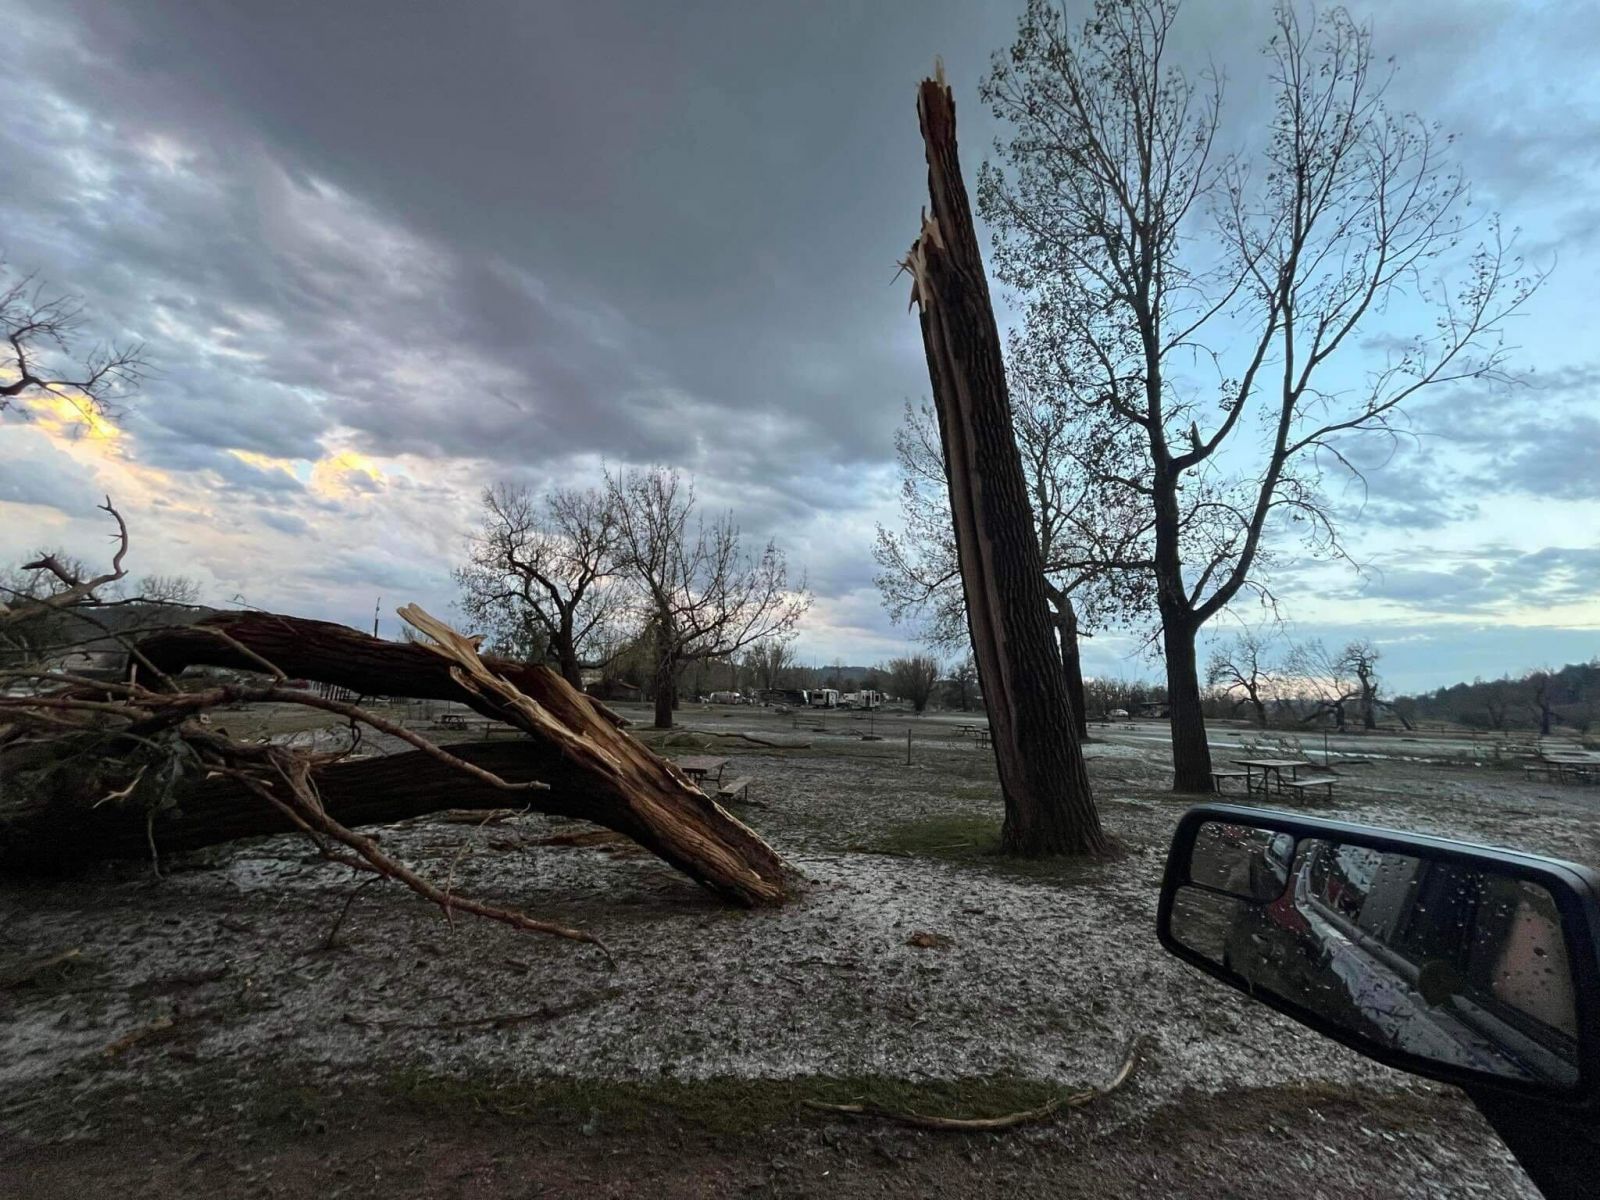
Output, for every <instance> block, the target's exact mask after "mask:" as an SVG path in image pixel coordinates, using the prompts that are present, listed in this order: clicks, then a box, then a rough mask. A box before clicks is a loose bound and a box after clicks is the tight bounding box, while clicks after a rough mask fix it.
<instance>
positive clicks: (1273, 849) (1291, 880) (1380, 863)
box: [1171, 822, 1578, 1087]
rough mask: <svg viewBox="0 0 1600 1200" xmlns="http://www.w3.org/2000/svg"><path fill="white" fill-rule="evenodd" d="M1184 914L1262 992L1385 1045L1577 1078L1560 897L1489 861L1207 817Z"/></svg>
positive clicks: (1199, 937)
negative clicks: (1300, 835) (1425, 854)
mask: <svg viewBox="0 0 1600 1200" xmlns="http://www.w3.org/2000/svg"><path fill="white" fill-rule="evenodd" d="M1189 865H1190V870H1189V880H1190V883H1189V885H1187V886H1184V887H1181V888H1179V890H1178V892H1177V894H1176V896H1175V898H1174V904H1173V910H1172V924H1171V929H1172V934H1173V936H1174V937H1175V938H1176V939H1177V940H1178V941H1179V942H1181V943H1182V944H1183V945H1184V946H1186V947H1188V948H1189V949H1190V950H1193V951H1195V952H1196V953H1198V954H1200V955H1202V956H1203V957H1205V958H1207V959H1209V960H1210V961H1212V962H1214V963H1217V964H1219V965H1220V966H1222V967H1224V968H1226V969H1227V970H1229V971H1231V972H1233V973H1234V974H1236V975H1238V976H1240V977H1242V979H1243V980H1244V983H1245V985H1246V986H1247V987H1248V988H1249V990H1251V991H1252V992H1266V993H1271V994H1274V995H1276V996H1278V997H1280V998H1281V999H1284V1000H1288V1001H1291V1002H1292V1003H1295V1004H1298V1005H1299V1006H1301V1007H1302V1008H1304V1009H1307V1010H1309V1011H1311V1012H1312V1013H1315V1014H1317V1015H1318V1016H1320V1017H1322V1018H1323V1019H1324V1020H1326V1021H1329V1022H1332V1023H1333V1024H1335V1025H1337V1026H1339V1027H1340V1028H1342V1029H1344V1030H1346V1031H1347V1032H1349V1033H1352V1034H1355V1035H1357V1036H1358V1037H1360V1038H1361V1039H1362V1040H1364V1041H1367V1042H1369V1043H1372V1044H1374V1045H1376V1046H1379V1047H1382V1048H1385V1049H1391V1050H1400V1051H1404V1052H1406V1053H1409V1054H1414V1055H1417V1056H1419V1057H1421V1058H1424V1059H1428V1060H1430V1061H1433V1062H1438V1063H1443V1064H1446V1065H1450V1066H1455V1067H1462V1068H1466V1069H1469V1070H1474V1071H1479V1072H1482V1073H1484V1074H1488V1075H1493V1076H1498V1077H1501V1078H1509V1079H1518V1080H1525V1081H1530V1082H1542V1083H1553V1084H1558V1085H1564V1086H1569V1087H1570V1086H1572V1085H1575V1084H1576V1083H1577V1082H1578V1043H1577V1017H1576V1001H1575V988H1574V985H1573V980H1572V974H1571V970H1570V967H1569V962H1568V956H1567V947H1566V942H1565V940H1564V938H1563V935H1562V931H1561V921H1560V915H1559V912H1558V910H1557V907H1556V904H1555V901H1554V899H1553V898H1552V897H1551V895H1550V893H1549V892H1548V891H1547V890H1546V889H1545V888H1543V887H1541V886H1539V885H1538V884H1535V883H1530V882H1528V881H1526V880H1522V879H1518V878H1516V877H1514V876H1512V875H1509V874H1502V873H1497V872H1496V871H1495V870H1494V868H1493V867H1492V865H1491V866H1482V865H1477V864H1468V863H1462V862H1459V861H1454V860H1448V859H1442V858H1440V859H1431V858H1423V857H1414V856H1412V855H1408V854H1397V853H1389V852H1385V851H1379V850H1375V849H1372V848H1370V847H1366V846H1357V845H1352V844H1347V843H1343V842H1336V841H1328V840H1324V839H1316V838H1304V839H1301V840H1299V841H1298V842H1296V841H1295V839H1294V838H1293V836H1292V835H1289V834H1283V833H1278V832H1276V831H1273V830H1267V829H1256V828H1250V827H1241V826H1237V825H1228V824H1222V823H1218V822H1207V823H1206V824H1204V825H1202V826H1201V827H1200V830H1199V833H1198V836H1197V837H1196V840H1195V844H1194V851H1193V854H1192V857H1191V860H1190V864H1189Z"/></svg>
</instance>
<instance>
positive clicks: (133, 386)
mask: <svg viewBox="0 0 1600 1200" xmlns="http://www.w3.org/2000/svg"><path fill="white" fill-rule="evenodd" d="M83 333H84V315H83V304H82V302H81V301H79V300H78V299H77V298H75V297H73V296H67V295H61V294H58V293H55V292H52V291H51V290H50V289H49V288H47V287H46V286H45V284H43V283H42V282H40V281H39V279H38V278H37V277H36V276H33V275H23V276H20V277H19V276H17V275H15V274H14V273H12V272H9V271H7V269H6V267H5V265H4V263H0V337H3V338H4V339H5V341H4V344H3V345H0V413H3V412H6V411H7V410H8V409H16V410H18V411H20V412H22V413H23V414H27V412H28V411H29V410H30V409H31V408H33V407H35V406H36V405H38V404H39V403H40V402H42V401H44V400H45V398H46V397H53V398H55V399H58V400H63V401H65V402H66V403H68V404H70V405H72V406H73V407H74V408H76V409H77V410H78V411H79V412H80V413H82V414H83V415H84V416H85V417H101V416H104V415H106V414H107V413H109V412H111V411H113V410H114V407H115V405H116V403H117V402H118V401H120V400H122V399H124V398H126V397H127V396H129V395H131V394H132V393H133V392H134V391H137V390H138V387H139V384H140V382H141V380H142V379H143V378H144V375H145V372H146V370H147V367H146V363H145V359H144V347H143V346H140V345H137V344H130V345H114V344H113V345H106V346H97V347H93V348H91V349H90V350H89V351H88V352H87V353H82V354H79V353H78V352H76V351H75V350H74V343H76V342H79V341H81V340H82V337H83Z"/></svg>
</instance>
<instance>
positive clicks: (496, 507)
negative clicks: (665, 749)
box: [455, 483, 623, 688]
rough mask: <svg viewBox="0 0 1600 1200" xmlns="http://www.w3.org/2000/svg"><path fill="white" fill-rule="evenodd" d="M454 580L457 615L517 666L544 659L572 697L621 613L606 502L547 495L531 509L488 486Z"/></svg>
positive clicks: (612, 522)
mask: <svg viewBox="0 0 1600 1200" xmlns="http://www.w3.org/2000/svg"><path fill="white" fill-rule="evenodd" d="M467 556H468V558H467V564H466V565H465V566H463V567H461V568H460V569H458V570H457V571H456V572H455V578H456V583H457V585H458V586H459V587H460V588H461V593H462V599H461V601H460V606H461V609H462V610H463V611H464V612H465V613H466V614H467V616H468V617H470V618H472V619H473V620H474V621H476V622H478V623H479V624H480V625H481V626H482V627H483V628H485V629H487V630H488V631H490V633H491V634H492V636H493V639H494V641H495V642H496V644H497V645H498V646H499V647H500V648H503V649H505V650H509V651H511V652H512V653H513V655H514V656H516V657H520V658H522V659H523V660H524V661H530V660H535V661H536V660H537V659H539V658H544V657H548V658H549V659H550V660H551V661H553V662H554V663H555V665H556V667H557V669H558V670H559V671H560V672H561V677H562V678H563V679H565V680H566V681H567V682H568V683H570V684H571V685H572V686H573V687H576V688H581V687H582V686H583V684H582V679H581V672H582V668H583V667H584V666H586V665H598V660H594V659H592V658H591V657H590V656H589V654H590V651H591V650H593V649H596V648H598V647H599V646H601V645H606V646H610V645H611V644H612V642H613V641H614V631H613V630H612V629H611V628H610V627H611V625H612V623H613V622H614V621H615V620H616V618H617V617H618V615H619V614H620V612H621V609H622V605H623V592H622V589H621V588H619V587H617V586H615V584H616V582H617V580H616V575H617V566H618V537H617V519H616V515H615V514H614V513H613V512H612V509H611V503H610V499H609V497H608V495H607V493H606V492H604V491H601V490H599V489H596V488H588V489H568V488H557V489H555V490H553V491H550V492H547V493H546V494H545V495H544V496H543V498H541V499H535V497H534V496H533V494H532V493H531V492H530V491H529V490H528V489H527V488H525V487H513V486H511V485H509V484H505V483H496V484H494V485H492V486H491V487H488V488H485V489H484V492H483V518H482V523H481V525H480V526H479V528H478V531H477V532H476V533H475V534H473V536H472V538H471V540H470V542H469V543H468V549H467Z"/></svg>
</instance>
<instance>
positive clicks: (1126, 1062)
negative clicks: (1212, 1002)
mask: <svg viewBox="0 0 1600 1200" xmlns="http://www.w3.org/2000/svg"><path fill="white" fill-rule="evenodd" d="M1140 1045H1141V1040H1140V1039H1139V1038H1135V1039H1134V1040H1133V1041H1132V1042H1131V1043H1130V1044H1129V1046H1128V1053H1127V1055H1126V1056H1125V1057H1124V1059H1123V1061H1122V1066H1121V1067H1120V1068H1118V1070H1117V1073H1116V1074H1115V1075H1113V1076H1112V1077H1111V1079H1110V1080H1109V1081H1108V1082H1107V1083H1106V1084H1105V1086H1104V1087H1098V1088H1088V1089H1086V1090H1084V1091H1081V1092H1072V1093H1070V1094H1068V1095H1065V1096H1056V1097H1054V1098H1052V1099H1051V1100H1049V1101H1047V1102H1046V1103H1044V1104H1041V1105H1039V1107H1037V1108H1029V1109H1024V1110H1023V1111H1021V1112H1014V1113H1007V1114H1006V1115H1004V1116H1000V1117H930V1116H924V1115H922V1114H921V1113H912V1112H894V1111H892V1110H890V1109H886V1108H880V1107H878V1106H877V1105H875V1104H825V1103H823V1102H822V1101H821V1100H807V1101H805V1106H806V1107H807V1108H812V1109H816V1110H817V1111H818V1112H830V1113H838V1114H839V1115H841V1116H846V1117H874V1118H876V1119H878V1120H881V1121H894V1122H896V1123H897V1124H900V1125H910V1126H912V1127H913V1128H916V1129H931V1130H935V1131H938V1132H941V1133H993V1132H996V1131H998V1130H1003V1129H1015V1128H1016V1127H1017V1126H1019V1125H1030V1124H1033V1123H1034V1122H1036V1121H1044V1120H1047V1119H1049V1118H1050V1117H1053V1116H1055V1115H1056V1114H1057V1113H1058V1112H1061V1111H1063V1110H1065V1109H1072V1108H1082V1107H1083V1106H1084V1105H1086V1104H1090V1103H1092V1102H1093V1101H1095V1100H1098V1099H1100V1098H1101V1097H1102V1096H1109V1095H1110V1094H1111V1093H1112V1092H1114V1091H1116V1090H1117V1089H1118V1088H1120V1087H1121V1086H1122V1085H1123V1084H1125V1083H1127V1082H1128V1080H1129V1078H1130V1077H1131V1076H1132V1075H1133V1072H1134V1068H1135V1067H1137V1066H1138V1064H1139V1049H1140Z"/></svg>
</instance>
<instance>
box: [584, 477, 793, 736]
mask: <svg viewBox="0 0 1600 1200" xmlns="http://www.w3.org/2000/svg"><path fill="white" fill-rule="evenodd" d="M606 490H607V495H608V496H609V498H610V505H611V509H612V511H613V512H614V513H615V515H616V527H617V538H618V540H617V545H618V550H619V553H620V556H621V562H622V564H623V569H624V570H625V571H626V572H627V573H628V574H629V575H630V576H631V577H632V578H633V580H634V582H635V585H636V587H637V590H638V594H639V598H638V604H639V606H640V608H641V610H642V613H643V617H644V620H645V622H646V624H647V625H648V627H649V630H650V636H651V639H652V642H651V644H652V646H653V647H654V653H655V723H656V728H657V729H670V728H672V709H673V703H674V701H675V699H676V690H677V683H676V680H677V676H678V672H679V670H680V669H681V668H682V667H683V666H684V665H686V664H688V663H692V662H698V661H703V660H705V659H710V658H730V657H732V656H733V655H735V654H737V653H738V652H739V651H741V650H743V649H744V648H745V647H746V646H750V645H752V644H754V643H757V642H762V641H771V640H774V639H776V640H785V639H787V638H789V637H790V636H792V635H793V633H794V630H795V627H796V626H797V625H798V624H799V621H800V618H801V617H802V616H804V615H805V612H806V610H807V609H808V608H809V607H810V606H811V597H810V594H809V593H808V592H807V591H806V587H805V584H804V582H801V583H800V584H798V585H795V586H791V585H790V583H789V569H788V562H787V560H786V559H785V557H784V554H783V552H782V551H781V550H779V549H778V547H777V544H776V543H775V542H772V541H768V542H767V544H766V545H765V546H764V547H763V548H762V550H761V551H760V553H759V554H756V555H753V556H751V555H747V554H746V553H745V552H744V549H743V544H742V539H741V535H740V532H739V526H738V525H736V524H735V523H734V521H733V517H732V515H731V514H727V513H724V514H722V515H720V516H717V517H714V518H712V519H711V520H710V521H707V520H705V519H704V518H703V517H702V516H700V515H699V514H698V513H696V512H695V497H694V485H693V484H692V483H689V484H686V483H684V482H683V481H682V480H681V479H680V478H679V476H678V473H677V472H676V471H669V470H666V469H664V468H660V467H655V468H650V469H648V470H630V471H622V472H619V473H617V474H615V475H611V474H608V475H607V476H606Z"/></svg>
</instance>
